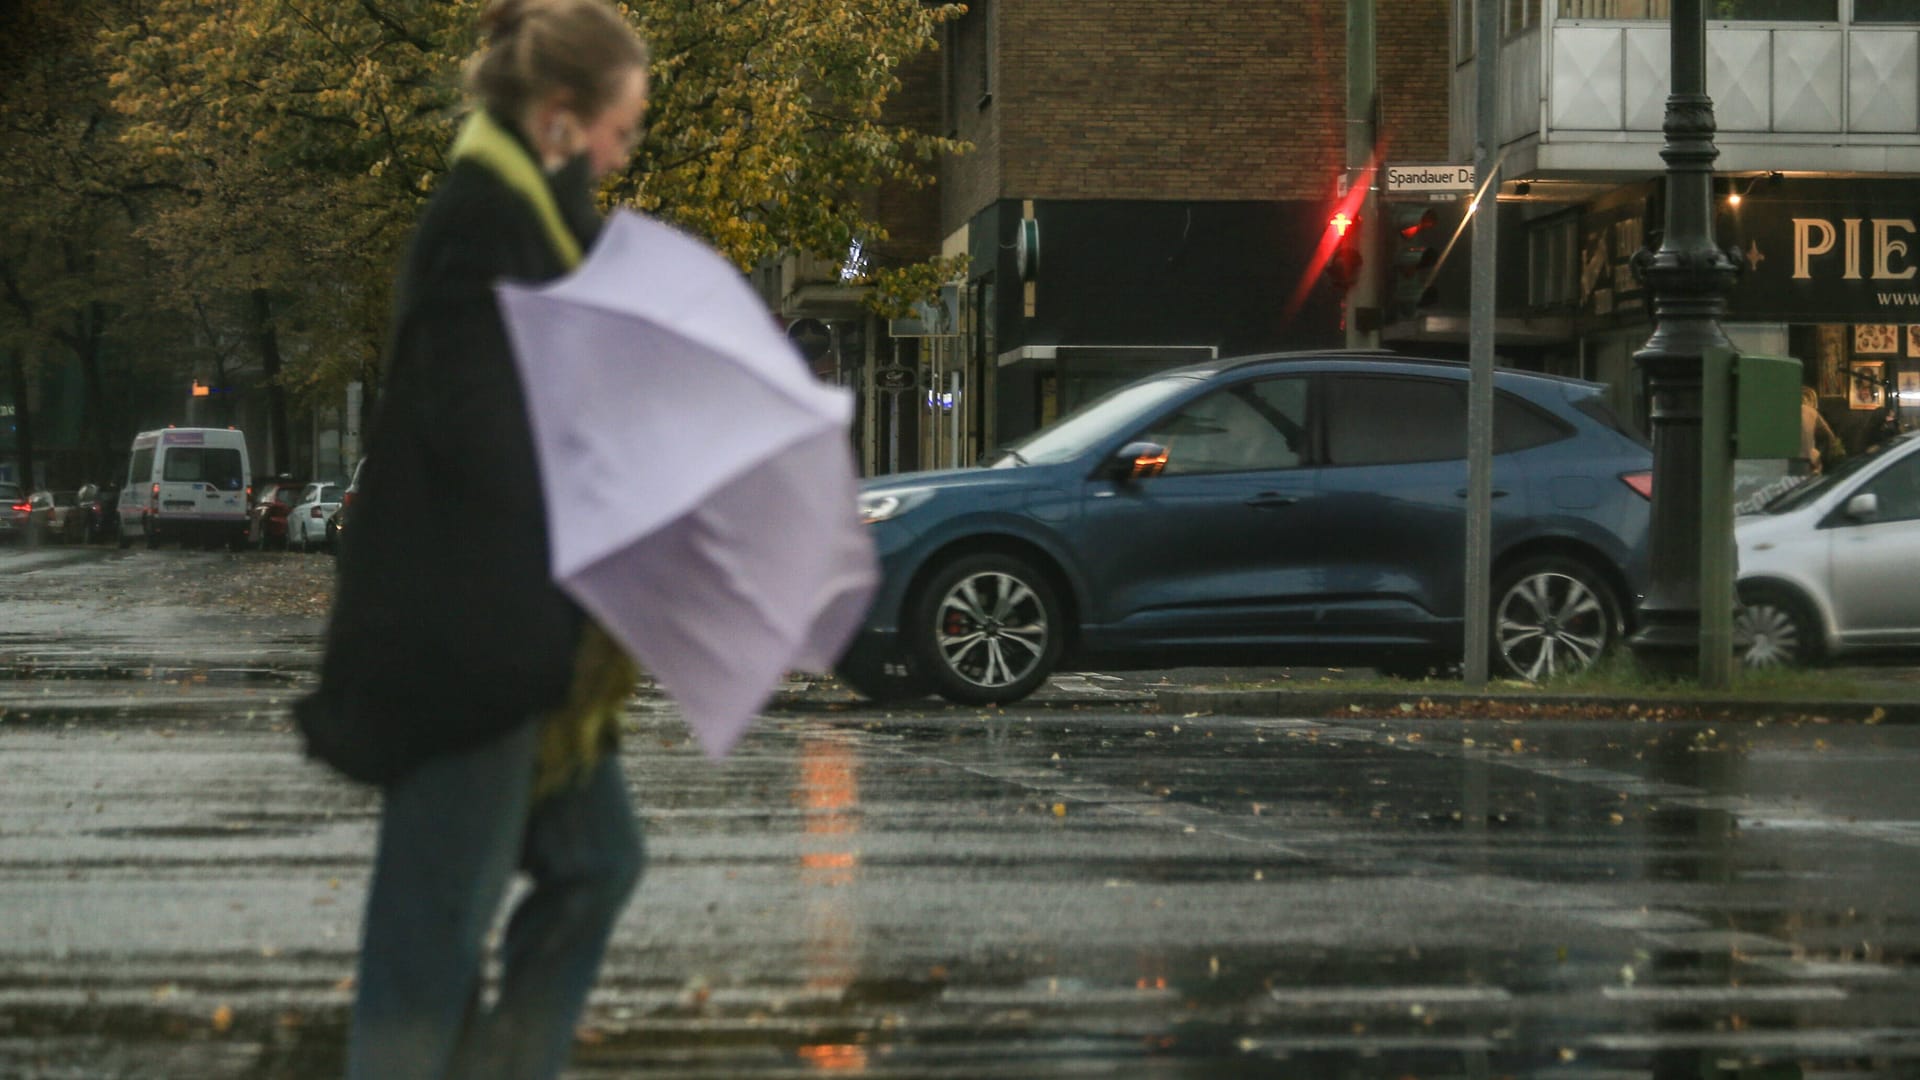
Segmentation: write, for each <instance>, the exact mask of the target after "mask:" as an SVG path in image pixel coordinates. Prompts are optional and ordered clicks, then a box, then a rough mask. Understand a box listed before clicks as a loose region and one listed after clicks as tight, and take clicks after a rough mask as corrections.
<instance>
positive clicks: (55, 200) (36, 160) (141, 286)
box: [0, 0, 184, 477]
mask: <svg viewBox="0 0 1920 1080" xmlns="http://www.w3.org/2000/svg"><path fill="white" fill-rule="evenodd" d="M124 18H125V12H124V9H122V8H121V7H119V6H118V4H117V3H116V2H115V0H80V2H78V3H73V4H58V3H55V2H53V0H19V2H18V3H16V4H13V5H11V6H8V7H6V8H0V205H4V206H5V207H6V213H5V214H4V215H0V351H4V352H5V353H6V354H7V356H8V358H9V361H10V363H9V368H10V370H9V373H8V383H9V386H10V388H11V389H12V396H13V398H14V405H15V409H16V417H15V421H16V425H17V429H18V431H17V435H18V438H17V449H18V452H19V455H20V457H21V459H22V461H21V463H22V465H23V467H24V468H25V469H26V470H27V471H28V474H29V476H31V475H32V469H33V463H34V458H35V456H36V447H35V445H34V437H33V433H34V431H35V425H34V424H33V416H32V415H31V404H32V403H31V400H30V399H31V395H30V394H29V393H28V392H27V387H28V386H30V385H31V384H32V383H34V382H35V381H36V380H37V378H38V377H39V376H41V375H42V374H44V372H45V371H46V370H49V369H51V368H52V367H53V366H54V365H57V364H64V363H67V362H69V361H70V362H73V363H76V364H77V365H78V366H79V369H80V373H81V381H82V390H83V396H82V409H81V412H80V425H81V432H82V441H83V448H84V449H83V460H82V461H80V462H79V463H77V464H76V465H75V468H76V470H77V471H81V472H84V473H86V474H87V475H89V476H93V477H102V476H103V475H104V471H105V469H106V467H107V466H108V464H110V463H111V462H112V461H113V460H114V459H115V457H116V453H117V449H118V448H119V447H122V446H124V441H123V439H124V437H125V435H126V434H127V430H126V428H127V424H128V417H127V414H126V412H125V410H124V409H123V408H121V407H120V406H119V403H118V402H117V401H116V400H115V396H114V395H113V394H111V393H110V392H109V390H110V388H111V386H113V385H114V384H116V383H120V384H124V383H125V381H126V380H125V379H124V378H119V379H116V378H115V377H114V375H115V374H116V373H114V372H109V371H108V370H106V367H107V364H108V358H109V356H110V355H112V354H114V353H115V352H117V353H118V354H119V355H120V356H121V357H123V358H124V357H138V358H139V359H138V360H137V361H134V363H136V364H137V365H138V366H146V367H152V366H164V365H167V364H171V363H176V362H179V360H180V359H181V358H180V356H179V355H178V354H177V353H175V352H173V351H171V350H169V349H168V348H165V347H156V346H155V345H154V344H153V342H155V341H161V342H165V341H173V340H177V337H176V335H175V333H174V332H173V331H172V329H171V328H163V327H162V326H161V325H160V324H163V323H165V322H167V320H168V315H167V313H166V312H165V311H164V310H163V309H162V308H161V307H159V306H158V305H156V304H154V303H153V302H152V293H151V284H152V280H153V259H152V253H151V251H150V250H149V249H148V248H147V247H146V246H145V245H144V244H142V243H141V242H140V241H139V239H138V238H137V236H136V225H137V219H138V217H139V215H140V210H141V206H142V204H143V203H144V201H145V200H146V199H147V198H148V197H149V196H150V195H151V194H152V192H153V190H154V185H153V184H152V183H151V182H150V181H149V179H148V178H147V177H146V176H144V175H143V174H142V173H141V172H140V171H139V169H138V163H137V162H135V161H134V160H133V159H132V158H131V156H130V155H129V154H128V153H127V152H126V151H125V149H124V148H123V147H122V146H121V144H120V142H119V130H118V129H119V120H118V117H117V115H116V114H115V113H114V111H113V109H112V108H111V107H110V104H109V98H110V94H109V91H108V87H107V73H106V71H104V70H103V69H102V68H101V67H100V65H99V64H98V63H97V62H96V60H95V57H94V55H93V53H92V52H91V50H90V49H89V48H88V47H87V46H88V44H89V43H90V41H91V39H92V37H93V35H95V34H96V33H98V32H99V30H100V29H102V28H104V27H106V26H110V25H114V24H116V23H118V22H119V21H121V20H123V19H124ZM136 343H138V344H140V345H142V346H144V347H136ZM122 362H125V361H122ZM182 385H184V383H183V384H182Z"/></svg>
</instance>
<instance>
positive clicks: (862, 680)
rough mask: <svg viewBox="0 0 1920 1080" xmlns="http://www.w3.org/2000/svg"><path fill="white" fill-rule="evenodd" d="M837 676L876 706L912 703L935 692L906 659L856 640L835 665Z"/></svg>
mask: <svg viewBox="0 0 1920 1080" xmlns="http://www.w3.org/2000/svg"><path fill="white" fill-rule="evenodd" d="M833 673H834V675H836V676H838V677H839V679H840V681H841V682H843V683H846V684H847V685H848V686H849V687H851V688H852V689H853V692H854V693H856V694H859V695H860V696H861V697H863V698H866V699H867V700H868V701H871V702H873V703H874V704H876V705H886V704H891V703H893V702H899V701H911V700H913V699H914V698H920V697H925V696H927V694H929V693H930V692H931V691H932V688H931V687H930V686H928V685H927V680H926V679H925V678H924V677H922V676H921V675H920V674H919V673H918V672H916V671H914V670H913V667H912V665H911V664H908V663H907V662H906V658H904V657H900V656H888V655H886V653H885V652H884V651H883V650H881V649H879V648H876V647H875V646H873V645H871V644H868V643H866V642H862V641H855V642H854V643H853V646H852V647H851V648H849V649H848V650H847V654H846V655H845V656H842V657H841V658H840V662H839V663H838V664H836V665H834V668H833Z"/></svg>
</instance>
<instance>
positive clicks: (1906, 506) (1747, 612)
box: [1734, 433, 1920, 667]
mask: <svg viewBox="0 0 1920 1080" xmlns="http://www.w3.org/2000/svg"><path fill="white" fill-rule="evenodd" d="M1734 536H1735V538H1736V540H1737V541H1738V543H1739V548H1740V576H1739V589H1740V603H1741V610H1740V612H1739V615H1738V618H1737V622H1736V626H1735V638H1736V639H1737V640H1738V641H1739V642H1740V649H1741V653H1742V656H1743V657H1744V659H1745V661H1746V663H1747V664H1748V665H1749V666H1752V667H1770V666H1775V665H1780V664H1804V663H1810V662H1813V661H1816V660H1819V659H1822V658H1823V657H1830V656H1840V655H1844V654H1848V653H1858V652H1864V651H1869V650H1876V649H1892V648H1902V647H1905V648H1915V647H1920V577H1916V576H1915V574H1914V573H1913V568H1914V566H1915V565H1916V564H1920V433H1915V434H1914V435H1905V436H1901V437H1900V438H1897V439H1893V440H1890V441H1888V442H1886V443H1883V444H1881V445H1880V446H1878V447H1876V448H1874V449H1872V450H1869V451H1867V452H1866V453H1864V454H1859V455H1856V456H1854V457H1850V458H1847V459H1846V460H1845V461H1843V462H1841V463H1840V464H1839V465H1837V466H1836V467H1834V468H1833V469H1832V470H1830V471H1828V472H1825V473H1823V474H1821V475H1819V476H1816V477H1814V478H1812V479H1811V480H1809V481H1807V482H1806V483H1804V484H1801V485H1800V486H1799V487H1796V488H1794V489H1792V490H1790V491H1788V492H1786V493H1785V494H1783V495H1781V496H1779V497H1778V498H1775V499H1774V500H1773V501H1771V502H1769V503H1767V504H1766V506H1765V507H1764V508H1763V509H1762V510H1761V511H1760V512H1759V513H1757V514H1749V515H1746V516H1744V517H1741V518H1740V519H1738V520H1737V521H1736V522H1735V524H1734Z"/></svg>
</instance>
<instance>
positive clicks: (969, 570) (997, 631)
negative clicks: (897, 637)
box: [910, 552, 1065, 705]
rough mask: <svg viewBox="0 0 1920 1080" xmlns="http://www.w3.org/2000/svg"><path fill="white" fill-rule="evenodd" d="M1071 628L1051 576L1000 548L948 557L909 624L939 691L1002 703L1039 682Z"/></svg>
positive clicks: (968, 701) (953, 696) (969, 702)
mask: <svg viewBox="0 0 1920 1080" xmlns="http://www.w3.org/2000/svg"><path fill="white" fill-rule="evenodd" d="M1064 631H1065V627H1064V626H1062V625H1061V616H1060V605H1059V602H1058V601H1056V600H1055V599H1054V595H1053V587H1052V586H1051V585H1050V584H1048V582H1047V580H1046V578H1045V577H1044V576H1043V575H1042V574H1040V572H1039V571H1037V570H1035V569H1034V568H1033V567H1032V566H1030V565H1029V564H1028V563H1026V562H1025V561H1024V560H1022V559H1019V558H1016V557H1014V556H1011V555H1003V554H999V553H997V552H993V553H985V554H980V555H969V556H966V557H964V558H961V559H957V560H955V561H954V562H952V563H950V564H948V565H947V566H946V567H944V568H943V569H941V570H940V571H939V572H938V573H936V574H934V576H933V579H932V580H931V581H929V582H928V583H927V587H926V588H925V589H924V590H923V591H922V592H921V594H920V598H919V603H917V604H916V605H915V610H914V615H913V624H912V629H911V631H910V633H911V635H912V641H913V650H914V654H915V656H916V658H917V659H918V661H919V666H920V669H921V670H922V671H925V672H926V673H927V675H928V677H929V678H931V679H932V680H933V685H934V689H935V690H937V691H938V692H939V693H940V696H942V697H945V698H947V699H949V700H952V701H957V702H960V703H962V704H966V705H1004V704H1007V703H1009V702H1014V701H1018V700H1020V699H1021V698H1023V697H1026V696H1027V695H1028V694H1031V693H1033V692H1034V690H1036V689H1038V688H1039V686H1040V684H1041V683H1042V682H1043V681H1045V680H1046V678H1047V676H1048V675H1049V674H1050V673H1052V671H1053V665H1054V664H1055V663H1056V662H1058V660H1059V659H1060V650H1061V645H1062V642H1063V634H1064Z"/></svg>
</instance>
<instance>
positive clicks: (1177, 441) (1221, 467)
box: [1142, 377, 1307, 476]
mask: <svg viewBox="0 0 1920 1080" xmlns="http://www.w3.org/2000/svg"><path fill="white" fill-rule="evenodd" d="M1142 438H1144V439H1146V440H1148V441H1149V442H1156V443H1159V444H1160V445H1162V446H1165V447H1166V448H1167V465H1166V468H1165V469H1164V470H1163V471H1162V475H1164V476H1176V475H1192V474H1196V473H1222V472H1249V471H1254V470H1265V469H1291V468H1294V467H1296V466H1298V465H1299V464H1300V462H1301V461H1302V460H1303V459H1304V458H1305V457H1306V454H1307V380H1306V379H1305V378H1299V377H1294V378H1285V379H1265V380H1262V381H1260V382H1253V383H1241V384H1240V385H1238V386H1231V387H1228V388H1226V389H1224V390H1219V391H1216V392H1214V393H1211V394H1208V395H1207V396H1206V397H1203V398H1201V399H1199V400H1198V401H1195V402H1193V403H1192V404H1190V405H1187V406H1186V407H1185V408H1183V409H1181V410H1180V411H1179V412H1176V413H1174V414H1172V415H1171V416H1168V417H1165V418H1164V419H1162V420H1160V421H1159V422H1158V423H1156V424H1154V425H1153V427H1152V428H1150V429H1149V430H1148V431H1147V432H1146V433H1145V434H1144V435H1142Z"/></svg>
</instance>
